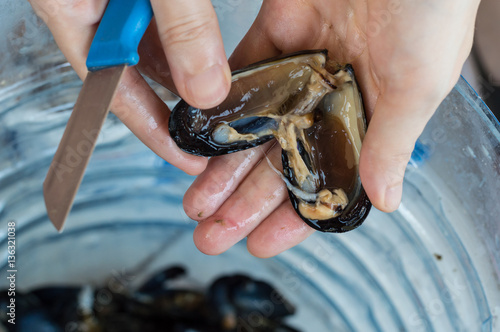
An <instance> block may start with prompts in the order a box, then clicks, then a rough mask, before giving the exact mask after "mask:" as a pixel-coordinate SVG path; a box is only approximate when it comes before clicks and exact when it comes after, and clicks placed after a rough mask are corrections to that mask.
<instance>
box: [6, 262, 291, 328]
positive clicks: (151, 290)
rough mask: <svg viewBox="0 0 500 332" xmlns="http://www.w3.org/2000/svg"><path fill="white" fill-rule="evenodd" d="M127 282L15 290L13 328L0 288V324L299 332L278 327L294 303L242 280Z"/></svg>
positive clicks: (173, 272) (179, 275) (182, 276)
mask: <svg viewBox="0 0 500 332" xmlns="http://www.w3.org/2000/svg"><path fill="white" fill-rule="evenodd" d="M127 280H128V278H127V277H126V276H125V277H123V276H122V277H120V278H116V277H115V278H111V279H110V280H108V282H107V283H106V286H105V287H100V288H92V287H90V286H84V287H45V288H39V289H35V290H32V291H31V292H28V293H21V294H20V293H18V294H16V297H15V300H16V321H15V323H16V324H15V325H13V324H10V323H8V322H7V320H8V319H9V317H8V316H7V312H6V310H8V309H7V303H8V301H9V299H8V298H7V291H2V292H1V295H0V319H1V321H2V324H3V325H4V327H5V328H7V331H9V332H169V331H172V332H183V331H184V332H188V331H189V332H223V331H234V332H236V331H238V332H240V331H241V332H298V330H296V329H294V328H292V327H291V326H288V325H287V324H285V323H284V319H285V318H286V317H288V316H290V315H293V314H294V312H295V308H294V307H293V305H291V304H290V303H289V302H288V301H287V300H286V299H285V298H283V296H281V294H280V293H279V292H278V291H277V290H276V289H274V288H273V287H272V286H271V285H270V284H268V283H266V282H263V281H259V280H254V279H252V278H250V277H249V276H245V275H241V274H236V275H230V276H222V277H220V278H218V279H217V280H215V281H214V282H213V283H212V284H211V285H210V286H209V287H208V289H200V288H199V287H198V288H197V287H193V285H192V284H191V283H190V281H189V278H187V276H186V271H185V269H184V268H182V267H180V266H174V267H169V268H167V269H165V270H163V271H161V272H159V273H157V274H156V275H154V276H153V277H152V278H151V279H149V280H148V281H146V282H145V283H143V284H142V285H141V286H140V287H138V288H137V289H136V290H134V291H132V290H130V289H129V287H126V284H127V282H126V281H127ZM0 330H2V326H0Z"/></svg>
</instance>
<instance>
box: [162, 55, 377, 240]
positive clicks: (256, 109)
mask: <svg viewBox="0 0 500 332" xmlns="http://www.w3.org/2000/svg"><path fill="white" fill-rule="evenodd" d="M169 129H170V134H171V136H172V137H173V139H174V140H175V142H176V143H177V145H178V146H179V147H180V148H181V149H182V150H184V151H186V152H188V153H192V154H196V155H201V156H209V157H211V156H218V155H222V154H228V153H232V152H237V151H241V150H244V149H248V148H252V147H255V146H258V145H260V144H263V143H265V142H267V141H269V140H271V139H273V138H275V139H276V140H277V142H278V143H279V144H280V145H281V148H282V165H283V174H281V173H280V176H282V178H283V179H284V180H285V183H286V184H287V187H288V192H289V196H290V199H291V202H292V205H293V206H294V208H295V210H296V211H297V213H298V214H299V216H300V217H301V218H302V219H303V220H304V221H305V222H306V223H308V224H309V225H310V226H311V227H313V228H315V229H317V230H320V231H324V232H346V231H349V230H352V229H354V228H356V227H358V226H359V225H360V224H361V223H362V222H363V221H364V220H365V218H366V216H367V215H368V212H369V211H370V207H371V203H370V201H369V200H368V197H367V195H366V193H365V191H364V189H363V186H362V185H361V181H360V178H359V171H358V168H359V167H358V166H359V153H360V150H361V142H362V140H363V138H364V135H365V131H366V121H365V113H364V109H363V101H362V98H361V94H360V91H359V89H358V86H357V83H356V79H355V77H354V71H353V69H352V67H351V66H350V65H344V66H341V65H337V64H333V63H331V62H330V61H328V58H327V51H326V50H323V51H303V52H300V53H294V54H290V55H287V56H282V57H279V58H273V59H269V60H266V61H263V62H259V63H257V64H254V65H251V66H249V67H246V68H244V69H241V70H238V71H235V72H233V76H232V84H231V90H230V92H229V96H228V97H227V98H226V100H224V101H223V102H222V103H221V104H220V105H219V106H217V107H215V108H211V109H198V108H195V107H191V106H189V105H188V104H187V103H186V102H185V101H180V102H179V103H178V104H177V105H176V107H175V108H174V109H173V111H172V114H171V116H170V124H169Z"/></svg>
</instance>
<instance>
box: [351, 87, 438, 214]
mask: <svg viewBox="0 0 500 332" xmlns="http://www.w3.org/2000/svg"><path fill="white" fill-rule="evenodd" d="M410 91H412V93H413V94H412V95H411V96H410V95H407V94H404V93H401V91H398V93H391V92H388V93H384V94H383V95H381V96H380V97H379V98H378V100H377V103H376V106H375V110H374V112H373V116H372V118H371V120H370V124H369V126H368V130H367V133H366V136H365V139H364V141H363V146H362V148H361V156H360V169H359V172H360V176H361V182H362V183H363V187H364V188H365V191H366V193H367V195H368V197H369V198H370V200H371V202H372V204H373V205H374V206H375V207H376V208H378V209H379V210H382V211H385V212H392V211H394V210H396V209H397V208H398V206H399V204H400V201H401V195H402V190H403V177H404V173H405V169H406V165H407V164H408V161H409V160H410V157H411V153H412V151H413V148H414V147H415V142H416V140H417V139H418V137H419V136H420V134H421V133H422V131H423V129H424V127H425V124H426V123H427V122H428V120H429V119H430V117H431V116H432V114H433V112H434V111H435V109H436V108H437V106H438V104H439V102H438V101H437V100H436V101H435V102H432V101H430V102H426V103H422V102H419V101H418V100H414V97H415V96H414V94H415V93H414V91H413V90H412V89H410Z"/></svg>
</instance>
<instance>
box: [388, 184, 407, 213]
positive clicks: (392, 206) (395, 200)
mask: <svg viewBox="0 0 500 332" xmlns="http://www.w3.org/2000/svg"><path fill="white" fill-rule="evenodd" d="M402 193H403V186H402V185H401V184H398V185H395V186H392V187H387V189H386V190H385V202H384V203H385V207H386V209H387V210H388V211H395V210H397V209H398V207H399V204H400V203H401V195H402Z"/></svg>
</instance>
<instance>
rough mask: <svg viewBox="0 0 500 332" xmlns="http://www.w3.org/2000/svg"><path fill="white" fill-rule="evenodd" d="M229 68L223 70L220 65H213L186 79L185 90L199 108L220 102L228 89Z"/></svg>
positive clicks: (209, 106)
mask: <svg viewBox="0 0 500 332" xmlns="http://www.w3.org/2000/svg"><path fill="white" fill-rule="evenodd" d="M230 76H231V73H230V72H229V69H227V70H225V69H224V67H223V66H221V65H218V64H217V65H213V66H212V67H209V68H208V69H207V70H206V71H204V72H203V73H200V74H197V75H196V76H193V77H192V78H190V79H188V81H187V83H186V88H187V92H188V94H189V95H190V97H191V100H192V101H194V102H195V103H196V104H197V105H196V106H198V107H200V108H211V107H215V106H217V105H218V104H220V103H221V102H222V101H223V100H224V98H225V97H226V90H228V87H227V86H228V85H229V81H230V79H229V77H230Z"/></svg>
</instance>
